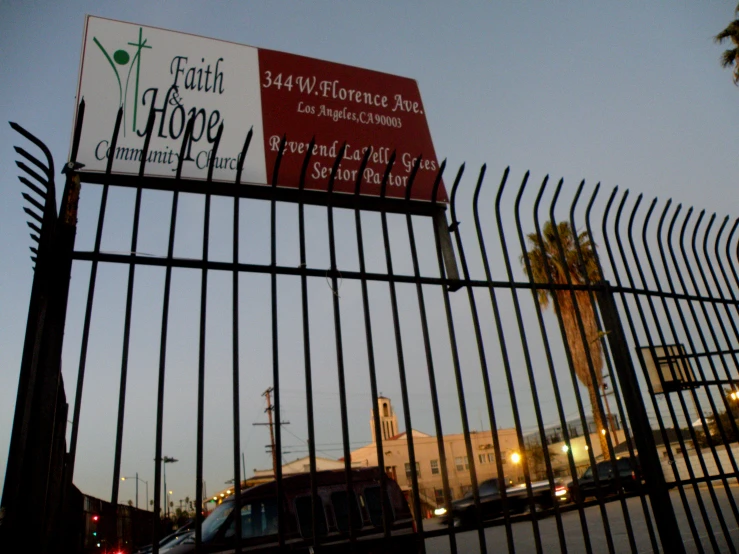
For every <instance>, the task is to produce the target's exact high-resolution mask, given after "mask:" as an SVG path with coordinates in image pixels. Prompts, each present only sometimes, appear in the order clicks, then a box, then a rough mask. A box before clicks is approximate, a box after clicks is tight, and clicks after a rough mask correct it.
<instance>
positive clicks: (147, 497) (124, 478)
mask: <svg viewBox="0 0 739 554" xmlns="http://www.w3.org/2000/svg"><path fill="white" fill-rule="evenodd" d="M126 479H136V509H137V510H138V509H139V481H141V482H142V483H144V484H145V485H146V506H147V510H148V509H149V508H148V506H149V481H144V480H143V479H139V474H138V472H136V476H135V477H121V481H125V480H126Z"/></svg>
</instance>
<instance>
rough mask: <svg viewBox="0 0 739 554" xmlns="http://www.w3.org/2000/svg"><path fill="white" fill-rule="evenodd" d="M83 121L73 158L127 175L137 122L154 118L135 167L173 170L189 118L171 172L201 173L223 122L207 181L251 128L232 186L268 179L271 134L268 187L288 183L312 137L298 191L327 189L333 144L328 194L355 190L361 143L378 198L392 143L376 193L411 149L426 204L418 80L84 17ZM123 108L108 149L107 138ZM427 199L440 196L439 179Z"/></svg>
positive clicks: (294, 181)
mask: <svg viewBox="0 0 739 554" xmlns="http://www.w3.org/2000/svg"><path fill="white" fill-rule="evenodd" d="M82 98H84V100H85V104H86V108H85V121H84V124H83V129H82V136H81V141H80V145H79V154H78V157H77V160H78V161H79V162H80V163H83V164H85V171H94V172H103V171H105V167H106V164H107V161H108V157H109V156H113V158H114V161H113V172H114V173H121V174H137V173H138V170H139V164H140V161H141V155H142V149H143V146H144V134H145V128H146V122H147V120H148V118H149V114H150V112H151V111H152V110H154V112H155V116H156V119H155V123H154V130H153V136H152V140H151V144H150V147H149V153H148V155H147V160H146V174H147V175H152V176H163V177H174V175H175V170H176V168H177V164H178V158H179V153H180V145H181V141H182V138H183V135H184V130H185V127H186V125H187V121H188V120H189V119H190V118H191V117H193V116H194V128H193V134H192V140H191V141H190V142H189V144H188V145H187V149H186V157H185V161H184V164H183V171H182V176H183V177H184V178H187V179H196V180H205V179H206V176H207V171H208V165H209V164H210V162H211V158H212V157H213V141H214V140H215V137H216V134H217V131H218V127H219V126H220V125H221V123H223V124H224V130H223V136H222V138H221V143H220V146H219V149H218V152H217V154H216V157H215V160H214V165H215V169H214V173H213V178H214V180H216V181H226V182H233V181H234V179H235V177H236V169H237V164H238V156H239V155H240V152H241V149H242V147H243V144H244V139H245V137H246V134H247V132H248V131H249V129H250V128H252V129H253V132H254V135H253V139H252V142H251V146H250V148H249V153H248V154H247V156H246V160H245V163H244V171H243V175H242V182H244V183H252V184H267V183H268V182H269V179H270V178H271V171H272V168H273V167H274V163H275V160H276V159H277V153H278V150H279V145H280V141H281V139H282V137H283V135H285V136H286V139H287V141H286V144H285V149H284V153H283V158H282V162H281V165H280V173H279V182H278V185H279V186H282V187H293V188H297V187H298V184H299V178H300V173H301V170H302V165H303V160H304V159H305V155H306V153H307V152H308V148H309V146H310V142H311V139H312V138H313V137H315V141H316V142H315V145H314V147H313V152H312V156H311V161H310V165H309V167H308V171H307V174H306V182H305V187H306V189H314V190H326V188H327V185H328V180H329V176H330V173H331V168H332V166H333V163H334V160H335V159H336V156H337V155H338V154H339V151H340V149H341V145H342V144H343V143H344V142H345V141H346V143H347V148H346V152H345V155H344V158H343V159H342V161H341V166H340V167H339V170H338V172H337V175H336V180H335V183H334V190H335V191H337V192H354V186H355V182H356V179H357V173H358V171H359V169H360V164H361V161H362V158H363V157H364V154H365V152H366V150H367V148H370V149H371V155H370V158H369V163H368V165H367V167H366V169H365V171H364V176H363V177H364V178H363V184H362V191H361V193H362V194H364V195H374V196H376V195H379V194H380V188H381V184H382V178H383V175H384V172H385V168H386V167H387V164H388V161H389V159H390V156H391V154H392V152H393V151H396V163H395V165H394V166H393V169H392V172H391V174H390V176H389V180H388V188H387V195H388V196H390V197H404V196H405V191H406V185H407V183H408V179H409V177H410V175H411V170H412V167H413V163H414V162H415V159H416V158H417V157H418V156H419V155H422V162H421V165H420V167H419V171H418V175H417V177H416V181H415V183H414V185H413V188H412V197H413V198H414V199H418V200H431V193H432V188H433V183H434V179H435V177H436V174H437V171H438V169H439V164H438V162H437V159H436V154H435V152H434V147H433V144H432V142H431V135H430V133H429V129H428V125H427V122H426V116H425V113H424V108H423V103H422V102H421V97H420V94H419V91H418V85H417V84H416V82H415V81H414V80H412V79H407V78H404V77H397V76H393V75H388V74H385V73H379V72H376V71H369V70H366V69H358V68H355V67H350V66H346V65H341V64H336V63H331V62H326V61H321V60H316V59H312V58H306V57H303V56H296V55H293V54H285V53H282V52H275V51H271V50H264V49H257V48H253V47H250V46H243V45H240V44H234V43H231V42H225V41H221V40H214V39H208V38H203V37H199V36H194V35H189V34H184V33H177V32H173V31H167V30H163V29H157V28H153V27H146V26H143V25H134V24H130V23H123V22H120V21H114V20H109V19H103V18H98V17H92V16H88V17H87V19H86V25H85V36H84V43H83V52H82V62H81V67H80V78H79V85H78V99H82ZM119 107H123V123H122V129H121V132H120V134H119V138H118V144H117V146H116V148H115V151H111V145H110V140H111V134H112V129H113V123H114V121H115V115H116V112H117V110H118V108H119ZM438 200H439V201H442V202H445V201H446V200H447V197H446V192H445V191H444V187H443V184H442V186H441V188H440V190H439V193H438Z"/></svg>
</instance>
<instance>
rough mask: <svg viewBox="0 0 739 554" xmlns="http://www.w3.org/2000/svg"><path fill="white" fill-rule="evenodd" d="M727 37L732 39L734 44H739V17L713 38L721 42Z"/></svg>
mask: <svg viewBox="0 0 739 554" xmlns="http://www.w3.org/2000/svg"><path fill="white" fill-rule="evenodd" d="M726 39H731V41H732V42H733V43H734V44H739V19H737V20H734V21H732V22H731V23H729V24H728V25H727V26H726V29H724V30H723V31H721V32H720V33H719V34H717V35H716V36H715V37H713V40H714V41H716V42H717V43H719V44H721V43H722V42H723V41H725V40H726Z"/></svg>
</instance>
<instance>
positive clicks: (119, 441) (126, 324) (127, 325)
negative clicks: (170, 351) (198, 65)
mask: <svg viewBox="0 0 739 554" xmlns="http://www.w3.org/2000/svg"><path fill="white" fill-rule="evenodd" d="M155 114H156V112H155V111H154V110H152V111H151V113H150V114H149V119H148V121H147V123H146V135H145V138H144V148H143V149H142V151H141V163H140V164H139V175H138V180H139V183H141V181H142V180H143V177H144V171H145V167H146V157H147V155H148V152H149V145H150V143H151V134H152V130H153V128H154V117H155ZM111 157H112V156H111ZM141 195H142V187H141V185H140V184H139V186H138V187H136V200H135V203H134V210H133V229H132V231H131V253H130V254H131V262H130V264H129V266H128V284H127V288H126V308H125V310H126V311H125V315H124V320H123V351H122V353H121V380H120V385H119V393H118V426H117V429H116V437H115V455H114V461H113V492H112V494H111V503H112V504H113V506H115V507H116V512H117V511H118V487H119V485H120V477H121V452H122V449H123V420H124V417H125V411H126V382H127V379H128V351H129V346H130V341H131V311H132V309H133V285H134V277H135V272H136V260H135V256H136V248H137V245H138V238H139V218H140V216H141ZM138 486H139V482H138V479H137V480H136V487H138ZM137 508H138V506H137ZM147 509H148V506H147ZM116 519H117V518H116ZM116 535H117V528H116ZM120 539H121V537H117V538H116V544H118V545H119V546H121V545H120Z"/></svg>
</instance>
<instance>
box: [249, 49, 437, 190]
mask: <svg viewBox="0 0 739 554" xmlns="http://www.w3.org/2000/svg"><path fill="white" fill-rule="evenodd" d="M259 71H260V84H261V98H262V116H263V128H264V149H265V157H266V162H267V163H266V167H267V168H270V170H271V168H272V167H274V164H275V161H276V159H277V154H278V151H279V145H280V141H281V139H282V137H283V135H284V136H285V137H286V144H285V149H284V153H283V157H282V161H281V164H280V173H279V179H278V185H279V186H283V187H292V188H297V187H298V186H299V182H300V174H301V171H302V167H303V162H304V160H305V156H306V153H307V152H308V148H309V145H310V142H311V139H313V138H314V137H315V146H314V148H313V153H312V156H311V160H310V165H309V167H308V170H307V173H306V177H305V188H306V189H313V190H326V189H327V187H328V181H329V177H330V175H331V170H332V167H333V165H334V161H335V159H336V156H337V155H338V154H339V151H340V150H341V146H342V144H343V143H344V142H346V143H347V147H346V152H345V155H344V158H343V159H342V161H341V165H340V166H339V170H338V172H337V174H336V179H335V181H334V190H335V191H336V192H346V193H353V192H354V189H355V184H356V180H357V173H358V172H359V169H360V165H361V162H362V159H363V157H364V155H365V152H366V150H367V149H368V148H370V149H371V155H370V158H369V163H368V164H367V167H366V169H365V171H364V176H363V177H364V178H363V181H362V189H361V194H364V195H374V196H379V195H380V191H381V185H382V179H383V176H384V174H385V170H386V168H387V164H388V162H389V160H390V156H391V155H392V153H393V151H395V152H396V160H395V164H394V166H393V169H392V171H391V173H390V176H389V179H388V185H387V192H386V195H387V196H388V197H393V198H404V197H405V195H406V187H407V184H408V180H409V178H410V175H411V171H412V168H413V164H414V163H415V160H416V159H417V158H418V157H419V156H422V161H421V165H420V167H419V170H418V173H417V175H416V179H415V181H414V183H413V186H412V189H411V198H413V199H415V200H426V201H429V200H432V190H433V184H434V180H435V178H436V175H437V173H438V170H439V163H438V161H437V159H436V153H435V151H434V146H433V143H432V142H431V135H430V133H429V129H428V125H427V123H426V116H425V110H424V108H423V103H422V102H421V95H420V93H419V91H418V85H417V83H416V82H415V81H414V80H412V79H407V78H404V77H397V76H394V75H388V74H386V73H379V72H376V71H369V70H365V69H358V68H355V67H350V66H346V65H342V64H337V63H331V62H326V61H321V60H316V59H312V58H306V57H303V56H296V55H293V54H285V53H282V52H275V51H272V50H263V49H259ZM269 178H271V176H270V175H268V179H269ZM437 199H438V201H440V202H446V201H447V195H446V191H445V189H444V185H443V183H442V184H441V185H440V187H439V191H438V194H437Z"/></svg>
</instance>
